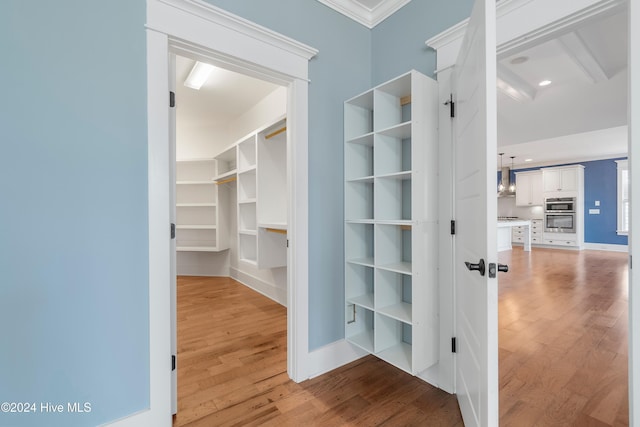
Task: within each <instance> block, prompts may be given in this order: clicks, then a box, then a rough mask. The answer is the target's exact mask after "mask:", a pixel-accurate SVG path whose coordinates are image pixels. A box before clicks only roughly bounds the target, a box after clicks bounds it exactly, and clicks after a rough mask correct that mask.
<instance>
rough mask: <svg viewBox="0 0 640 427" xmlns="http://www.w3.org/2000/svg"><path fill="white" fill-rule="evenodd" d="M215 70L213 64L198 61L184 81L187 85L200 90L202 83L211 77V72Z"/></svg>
mask: <svg viewBox="0 0 640 427" xmlns="http://www.w3.org/2000/svg"><path fill="white" fill-rule="evenodd" d="M212 70H213V65H211V64H205V63H204V62H200V61H196V63H195V65H194V66H193V68H192V69H191V72H190V73H189V76H188V77H187V79H186V80H185V81H184V85H185V86H186V87H190V88H191V89H195V90H200V88H201V87H202V85H203V84H204V83H205V82H206V81H207V79H208V78H209V74H211V71H212Z"/></svg>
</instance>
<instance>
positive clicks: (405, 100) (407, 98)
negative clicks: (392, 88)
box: [400, 95, 411, 106]
mask: <svg viewBox="0 0 640 427" xmlns="http://www.w3.org/2000/svg"><path fill="white" fill-rule="evenodd" d="M407 104H411V95H407V96H403V97H402V98H400V106H402V105H407Z"/></svg>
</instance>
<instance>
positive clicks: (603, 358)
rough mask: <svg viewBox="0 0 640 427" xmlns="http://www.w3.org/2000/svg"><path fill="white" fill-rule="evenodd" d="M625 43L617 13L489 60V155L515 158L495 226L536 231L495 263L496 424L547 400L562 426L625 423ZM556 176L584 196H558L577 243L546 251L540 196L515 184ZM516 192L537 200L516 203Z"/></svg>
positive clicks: (623, 20)
mask: <svg viewBox="0 0 640 427" xmlns="http://www.w3.org/2000/svg"><path fill="white" fill-rule="evenodd" d="M627 41H628V31H627V14H626V8H617V9H615V10H610V11H608V12H607V13H604V14H601V15H600V16H598V17H593V18H592V19H590V20H587V21H585V22H583V23H581V24H580V25H576V26H573V27H571V28H564V29H563V30H562V31H560V32H557V33H555V34H552V35H549V36H548V37H546V38H544V39H543V40H539V41H537V42H536V43H533V44H532V43H529V44H528V45H527V46H526V47H525V49H521V50H517V51H509V52H503V54H502V55H500V54H499V56H498V80H499V89H498V118H499V119H498V123H499V126H498V153H504V159H510V158H511V157H512V156H514V157H515V159H516V161H515V164H516V166H515V168H513V169H515V172H516V173H515V174H514V170H511V171H510V174H511V181H512V182H513V181H514V178H515V188H516V190H515V197H503V198H499V199H498V215H499V216H502V217H511V218H512V217H517V218H521V219H530V220H533V221H534V222H533V225H532V227H537V230H535V234H534V235H532V243H533V248H532V252H530V253H527V252H524V251H523V249H522V246H521V244H520V243H517V244H516V245H515V246H514V249H512V250H511V249H508V248H507V249H506V250H505V251H502V252H500V253H499V258H500V262H503V263H507V264H510V272H509V275H508V276H502V277H501V280H500V284H499V296H500V297H499V298H500V302H499V319H500V322H499V324H500V340H499V349H500V364H499V370H500V403H501V406H500V412H501V419H503V418H502V417H504V419H505V420H508V419H513V418H510V417H517V416H522V415H523V414H524V413H527V414H528V415H529V416H530V417H544V416H549V415H548V414H546V415H544V414H543V412H544V410H539V409H536V408H540V407H541V406H543V405H544V404H545V403H543V402H545V401H546V405H548V408H556V409H558V410H560V408H561V407H562V405H565V409H566V407H567V405H569V406H572V407H573V414H571V415H567V411H565V412H564V414H565V416H572V417H575V418H567V419H566V422H567V423H573V422H575V421H576V420H578V419H579V420H581V421H580V422H579V423H588V421H589V419H590V418H594V419H597V420H599V421H600V422H605V423H610V424H613V423H614V422H621V423H625V422H626V423H628V418H627V417H628V407H627V404H626V402H628V397H627V390H628V387H627V379H628V373H627V364H628V362H627V358H628V354H627V347H628V346H627V337H628V325H627V323H628V322H627V319H628V309H629V304H628V295H627V289H628V274H627V255H626V254H625V253H620V252H626V251H627V239H626V236H622V235H621V234H622V233H620V230H617V228H616V218H617V199H616V190H617V168H616V166H617V165H616V160H621V159H625V158H626V157H627V147H628V140H627V138H628V137H627V135H628V132H627V100H626V94H627V81H628V75H627V74H628V68H627ZM558 109H559V110H561V111H562V112H563V113H562V114H559V112H558V111H559V110H558ZM523 117H526V119H525V118H523ZM498 153H497V154H498ZM509 163H511V161H510V162H509ZM567 165H581V166H582V167H584V190H582V189H580V191H578V192H577V193H576V194H577V196H576V195H574V194H568V196H570V197H576V203H577V204H578V205H579V209H578V210H577V212H578V213H579V215H578V218H577V220H576V223H577V224H578V226H579V227H582V228H583V229H584V237H583V238H582V237H580V235H579V234H578V240H577V241H575V240H574V241H572V240H571V239H570V238H567V239H565V240H566V242H562V244H561V245H560V246H557V244H558V242H555V241H553V240H554V239H552V238H551V237H549V236H550V234H547V233H546V231H545V224H546V221H545V216H546V214H545V205H546V203H545V198H546V197H548V193H547V192H546V190H548V189H545V188H544V185H543V182H542V181H540V185H541V186H540V187H538V189H537V190H535V189H533V187H530V186H529V187H524V185H525V184H526V183H528V182H529V181H525V180H524V179H523V180H521V184H522V185H523V188H519V183H518V175H520V173H522V175H520V176H524V177H530V176H531V175H529V174H535V173H537V172H540V168H548V167H557V166H567ZM503 170H504V169H503ZM503 173H509V171H505V172H503ZM514 175H515V176H514ZM542 176H543V175H542V174H541V176H539V177H538V179H542ZM581 185H582V184H581ZM519 191H521V192H523V194H524V193H527V195H533V194H530V193H533V192H536V191H537V192H539V193H540V195H539V197H538V198H537V200H536V199H534V198H533V197H530V198H529V202H528V204H527V201H526V200H525V199H526V198H523V197H518V196H519V195H518V192H519ZM554 196H558V195H557V194H556V195H554ZM532 229H533V228H532ZM519 233H521V231H520V230H514V231H513V232H511V233H508V234H507V236H506V238H507V239H508V240H509V241H508V244H509V246H511V243H512V242H517V241H520V242H522V236H521V235H520V234H519ZM499 246H500V242H499ZM563 246H569V248H567V247H563ZM502 247H503V248H504V247H505V246H504V244H503V245H502ZM578 248H580V249H584V250H569V249H578ZM600 273H603V274H605V277H603V276H600ZM527 376H528V378H529V379H528V380H527ZM552 377H553V379H551V378H552ZM609 379H612V381H611V382H609ZM613 379H615V380H613ZM605 384H606V385H605ZM541 387H544V389H545V392H544V393H541V390H542V389H541ZM604 400H608V402H607V403H605V402H604ZM604 406H606V407H607V411H601V410H599V409H596V408H602V407H604ZM547 412H548V411H547ZM536 419H539V420H542V419H543V418H536ZM507 423H508V421H507Z"/></svg>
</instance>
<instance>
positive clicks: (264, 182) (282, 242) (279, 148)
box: [214, 118, 287, 269]
mask: <svg viewBox="0 0 640 427" xmlns="http://www.w3.org/2000/svg"><path fill="white" fill-rule="evenodd" d="M285 131H286V120H285V118H280V119H278V120H277V121H276V122H275V123H271V124H269V125H268V126H265V127H263V128H261V129H258V130H256V131H255V132H252V133H251V134H249V135H248V136H246V137H244V138H242V139H240V140H239V141H238V142H236V143H235V144H233V145H232V146H230V147H229V148H227V149H226V150H224V151H223V152H221V153H220V154H218V155H217V156H215V162H216V165H217V171H218V174H217V175H216V176H215V177H214V183H215V184H217V190H218V195H220V194H222V193H223V192H224V191H226V190H227V185H226V184H231V183H232V182H233V183H235V184H236V185H237V215H238V216H237V224H238V259H239V260H240V261H242V262H244V263H248V264H251V265H255V266H257V267H258V268H261V269H263V268H276V267H286V265H287V139H286V132H285ZM218 202H219V203H222V202H221V200H218ZM224 203H226V204H228V203H230V200H229V198H228V196H227V197H226V199H225V201H224ZM228 228H229V227H228V226H227V227H226V229H228ZM220 231H221V230H220Z"/></svg>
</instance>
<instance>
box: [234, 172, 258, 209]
mask: <svg viewBox="0 0 640 427" xmlns="http://www.w3.org/2000/svg"><path fill="white" fill-rule="evenodd" d="M256 194H257V192H256V171H255V169H253V170H249V171H246V172H242V173H239V174H238V202H245V201H249V200H255V199H256Z"/></svg>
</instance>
